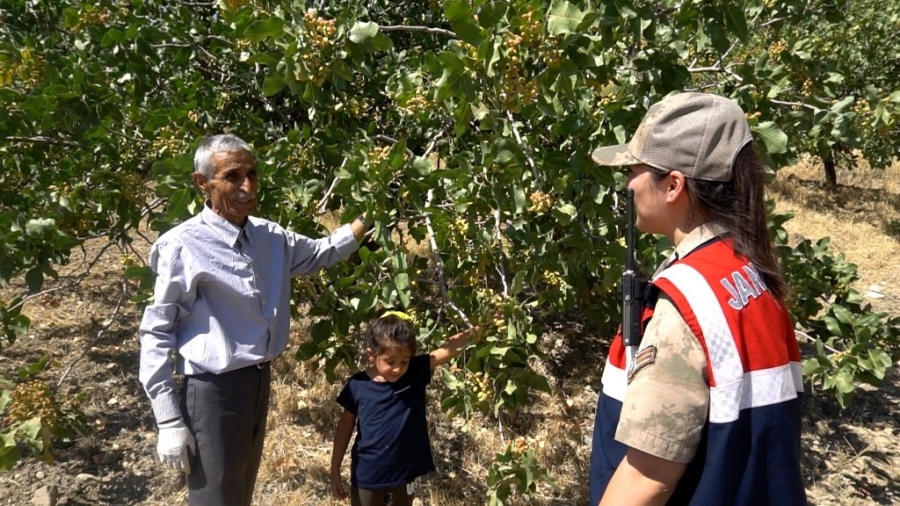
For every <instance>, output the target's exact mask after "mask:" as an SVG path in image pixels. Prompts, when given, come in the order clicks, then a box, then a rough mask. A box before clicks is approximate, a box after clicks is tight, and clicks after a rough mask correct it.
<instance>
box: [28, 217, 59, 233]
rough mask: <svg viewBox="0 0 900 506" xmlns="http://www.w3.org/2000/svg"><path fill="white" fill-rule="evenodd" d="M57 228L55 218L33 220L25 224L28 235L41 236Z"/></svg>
mask: <svg viewBox="0 0 900 506" xmlns="http://www.w3.org/2000/svg"><path fill="white" fill-rule="evenodd" d="M55 228H56V220H54V219H53V218H33V219H30V220H28V223H26V224H25V233H26V234H27V235H34V236H41V235H44V234H46V233H47V232H49V231H51V230H54V229H55Z"/></svg>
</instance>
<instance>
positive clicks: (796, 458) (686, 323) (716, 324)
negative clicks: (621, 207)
mask: <svg viewBox="0 0 900 506" xmlns="http://www.w3.org/2000/svg"><path fill="white" fill-rule="evenodd" d="M593 159H594V161H596V162H597V163H598V164H601V165H612V166H627V167H628V169H629V170H630V174H629V176H628V188H630V189H632V190H634V205H635V212H636V221H635V226H637V227H638V228H639V229H640V230H642V231H643V232H647V233H652V234H661V235H663V236H665V237H666V238H668V239H669V240H670V241H671V242H672V243H673V244H674V245H675V252H674V253H673V255H672V256H671V257H670V258H669V259H667V261H666V262H665V263H664V264H663V265H662V266H661V267H660V268H659V269H658V271H657V273H656V274H655V275H654V276H653V279H652V282H651V285H650V288H649V289H648V291H647V293H646V299H647V301H648V303H647V305H646V307H645V309H644V311H643V314H642V323H641V328H642V329H643V338H642V341H641V343H640V346H639V347H628V348H626V347H625V346H623V344H622V340H621V336H617V337H616V338H615V339H614V341H613V344H612V347H611V349H610V352H609V356H608V358H607V363H606V368H605V369H604V371H603V379H602V382H603V391H602V393H601V395H600V399H599V401H598V404H597V412H596V419H595V423H594V441H593V450H592V455H591V506H596V505H597V504H598V502H599V503H600V504H602V505H615V506H621V505H631V504H634V505H638V504H640V505H644V504H647V505H649V504H654V505H655V504H660V505H661V504H691V505H748V506H749V505H761V504H770V505H776V504H777V505H796V504H806V497H805V492H804V488H803V481H802V478H801V475H800V402H799V398H800V394H801V393H802V391H803V384H802V378H801V371H800V364H799V362H800V354H799V349H798V346H797V341H796V339H795V337H794V333H793V324H792V322H791V318H790V316H789V315H788V312H787V309H786V306H785V302H784V298H785V294H786V292H787V286H786V284H785V281H784V278H783V277H782V274H781V272H780V269H779V266H778V263H777V260H776V257H775V252H774V250H773V247H772V242H771V240H770V237H769V234H768V228H767V226H766V210H765V204H764V200H763V170H762V167H761V164H760V161H759V158H758V157H757V155H756V152H755V151H754V147H753V144H752V138H751V135H750V126H749V125H748V124H747V120H746V118H745V116H744V112H743V111H742V110H741V108H740V107H739V106H738V105H737V104H736V103H734V102H733V101H731V100H729V99H726V98H724V97H720V96H716V95H711V94H704V93H681V94H676V95H672V96H669V97H667V98H665V99H663V100H662V101H660V102H659V103H657V104H655V105H653V106H652V107H651V108H650V109H649V110H648V111H647V115H646V116H645V117H644V119H643V121H642V122H641V124H640V126H639V127H638V129H637V132H636V133H635V136H634V138H633V139H632V140H631V142H629V143H628V144H626V145H620V146H611V147H605V148H600V149H598V150H596V151H594V153H593ZM601 499H602V500H601Z"/></svg>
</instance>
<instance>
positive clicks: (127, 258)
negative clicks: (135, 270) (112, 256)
mask: <svg viewBox="0 0 900 506" xmlns="http://www.w3.org/2000/svg"><path fill="white" fill-rule="evenodd" d="M137 263H138V259H137V256H135V255H134V253H125V254H123V255H121V256H120V257H119V264H120V265H121V266H122V267H125V268H126V269H127V268H129V267H134V266H135V265H137Z"/></svg>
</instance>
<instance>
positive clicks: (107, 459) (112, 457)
mask: <svg viewBox="0 0 900 506" xmlns="http://www.w3.org/2000/svg"><path fill="white" fill-rule="evenodd" d="M120 458H122V451H121V450H111V451H108V452H103V456H102V457H101V458H100V463H101V464H103V465H106V466H108V465H110V464H112V463H113V462H116V461H117V460H119V459H120Z"/></svg>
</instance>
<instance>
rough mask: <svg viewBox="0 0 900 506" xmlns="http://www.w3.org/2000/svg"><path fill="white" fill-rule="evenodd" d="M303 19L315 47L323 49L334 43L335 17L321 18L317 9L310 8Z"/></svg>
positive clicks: (311, 42)
mask: <svg viewBox="0 0 900 506" xmlns="http://www.w3.org/2000/svg"><path fill="white" fill-rule="evenodd" d="M303 21H304V22H305V23H306V30H307V32H308V33H309V39H310V44H311V45H312V46H313V48H315V49H319V50H321V49H325V48H326V47H328V46H330V45H332V43H333V42H334V34H335V31H336V29H335V27H334V20H333V19H323V18H320V17H319V12H318V11H317V10H316V9H309V10H308V11H306V13H305V14H304V15H303Z"/></svg>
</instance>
